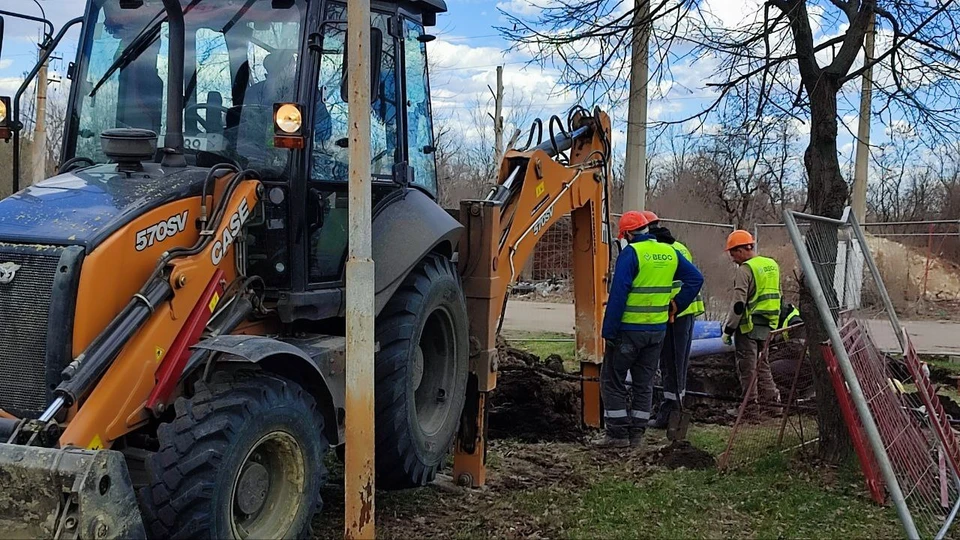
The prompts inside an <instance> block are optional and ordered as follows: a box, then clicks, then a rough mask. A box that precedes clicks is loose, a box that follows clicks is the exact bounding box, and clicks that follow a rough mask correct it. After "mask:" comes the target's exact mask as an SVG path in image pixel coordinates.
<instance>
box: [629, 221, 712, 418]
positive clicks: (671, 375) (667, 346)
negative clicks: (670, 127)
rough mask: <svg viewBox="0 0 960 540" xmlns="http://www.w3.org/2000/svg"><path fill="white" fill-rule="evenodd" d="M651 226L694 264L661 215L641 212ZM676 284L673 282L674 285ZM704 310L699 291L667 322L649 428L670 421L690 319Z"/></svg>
mask: <svg viewBox="0 0 960 540" xmlns="http://www.w3.org/2000/svg"><path fill="white" fill-rule="evenodd" d="M643 215H644V217H646V218H647V222H648V223H649V226H650V234H652V235H653V236H654V238H656V239H657V242H659V243H661V244H667V245H669V246H672V247H673V249H675V250H677V253H679V254H680V255H683V257H684V258H686V259H687V260H688V261H690V263H691V264H693V254H692V253H690V249H689V248H687V246H685V245H683V244H682V243H681V242H679V241H678V240H677V239H676V238H674V237H673V234H672V233H671V232H670V230H669V229H667V228H666V227H664V226H662V225H661V224H660V217H659V216H657V214H655V213H653V212H651V211H650V210H644V211H643ZM675 285H676V284H675ZM704 312H705V309H704V304H703V297H702V296H701V295H700V294H699V293H698V294H697V297H696V298H695V299H694V300H693V302H691V303H690V307H688V308H687V309H686V310H684V311H681V312H678V313H677V314H676V316H675V317H674V319H673V322H671V323H669V324H667V334H666V336H665V337H664V340H663V350H662V351H661V352H660V377H661V379H662V381H663V401H662V402H661V403H660V409H659V410H658V411H657V415H656V417H654V418H652V419H651V420H650V423H649V424H648V427H651V428H654V429H664V428H666V427H667V425H668V423H669V421H670V414H671V413H672V412H673V411H674V410H676V409H677V407H678V405H679V404H680V402H681V401H682V400H683V396H684V394H685V393H686V388H687V368H688V364H689V361H690V346H691V345H692V343H693V322H694V320H695V319H696V318H697V316H698V315H702V314H703V313H704Z"/></svg>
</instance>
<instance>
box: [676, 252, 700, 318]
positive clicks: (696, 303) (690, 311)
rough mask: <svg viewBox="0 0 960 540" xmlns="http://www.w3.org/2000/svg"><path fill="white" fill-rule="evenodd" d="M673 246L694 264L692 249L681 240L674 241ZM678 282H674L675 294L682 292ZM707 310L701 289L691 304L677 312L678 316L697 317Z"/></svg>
mask: <svg viewBox="0 0 960 540" xmlns="http://www.w3.org/2000/svg"><path fill="white" fill-rule="evenodd" d="M673 248H674V249H676V250H677V251H679V252H680V254H681V255H683V256H684V257H685V258H686V259H687V260H688V261H690V264H693V255H692V254H691V253H690V250H689V249H687V246H685V245H683V244H681V243H680V242H677V241H674V242H673ZM677 283H680V282H679V281H677V282H676V283H674V289H675V290H676V292H675V293H674V294H673V295H674V296H676V295H677V294H679V293H680V286H679V285H677ZM706 311H707V310H706V307H705V306H704V304H703V294H702V289H701V291H698V292H697V297H696V298H695V299H694V300H693V302H691V303H690V306H689V307H688V308H687V309H685V310H683V311H681V312H680V313H677V317H685V316H687V315H693V316H694V317H696V316H697V315H703V314H704V313H706Z"/></svg>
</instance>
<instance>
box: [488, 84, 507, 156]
mask: <svg viewBox="0 0 960 540" xmlns="http://www.w3.org/2000/svg"><path fill="white" fill-rule="evenodd" d="M487 88H489V89H490V92H492V93H493V116H492V117H491V118H493V146H494V150H493V162H494V163H495V164H496V167H500V160H501V159H503V153H504V148H503V66H497V89H496V91H494V89H493V88H490V87H489V86H488V87H487Z"/></svg>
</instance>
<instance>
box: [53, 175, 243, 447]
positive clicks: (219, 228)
mask: <svg viewBox="0 0 960 540" xmlns="http://www.w3.org/2000/svg"><path fill="white" fill-rule="evenodd" d="M261 190H262V186H261V184H260V182H259V181H257V180H240V181H239V183H238V184H237V185H236V187H235V189H233V190H231V191H230V192H229V193H225V194H223V195H222V196H223V197H227V198H228V200H226V201H225V204H224V206H223V208H224V210H223V212H222V214H221V216H220V219H219V222H218V223H214V224H212V225H213V227H212V228H211V234H208V235H206V236H208V238H206V239H201V243H200V244H198V246H197V247H196V248H194V249H193V250H190V251H188V252H186V253H184V254H183V255H182V256H180V257H177V258H175V259H173V260H171V261H170V262H169V264H167V265H166V268H164V269H163V271H162V272H161V273H160V275H159V276H158V278H157V279H158V280H160V281H162V282H163V283H162V285H161V286H165V288H166V289H165V290H166V291H167V292H168V294H165V295H164V296H163V298H162V299H161V300H160V301H159V302H157V303H156V304H155V305H147V306H146V307H147V308H148V311H149V313H150V316H149V318H148V319H146V321H145V322H144V324H143V325H142V326H140V327H139V329H138V330H137V331H136V333H135V334H133V335H132V336H131V338H130V339H129V341H127V342H126V344H125V345H124V346H123V348H122V349H121V350H120V352H119V354H118V355H117V356H116V359H115V360H114V361H113V362H112V363H110V365H109V367H108V369H106V370H105V372H104V373H103V375H102V377H101V378H99V380H98V381H96V383H95V385H94V386H93V387H92V390H90V392H89V394H88V395H86V397H85V400H84V401H83V406H82V407H81V408H79V410H78V411H77V412H76V416H75V417H74V418H73V419H72V421H71V422H70V423H69V424H68V425H67V428H66V430H65V431H64V432H63V435H62V436H61V437H60V446H61V447H66V446H76V447H80V448H94V449H96V448H107V447H109V446H110V443H111V442H112V441H114V440H116V439H117V438H118V437H120V436H122V435H124V434H126V433H128V432H130V431H131V430H132V429H135V428H136V427H138V426H140V425H142V424H143V423H145V422H147V421H148V420H149V418H150V413H151V408H152V411H153V412H154V413H160V412H162V411H163V408H164V405H165V404H166V403H167V401H168V399H169V398H170V396H171V393H172V388H171V385H173V384H176V382H177V377H178V376H179V373H175V371H176V369H177V367H178V366H179V369H180V370H182V369H183V365H184V363H185V362H184V361H185V360H186V358H185V357H184V356H183V355H184V354H189V350H188V347H190V346H192V345H193V344H195V343H196V341H197V339H198V338H199V330H202V329H203V326H204V325H205V324H206V322H207V321H208V320H209V318H210V315H211V314H212V312H213V311H214V309H215V308H216V307H217V303H218V301H219V300H220V298H221V296H222V294H223V289H224V287H225V285H226V283H229V282H231V281H232V280H233V279H234V278H235V277H236V275H237V271H236V268H235V265H234V257H233V256H232V251H231V250H232V249H236V247H235V246H234V244H236V243H237V242H242V237H239V235H240V234H242V233H241V232H240V230H241V229H242V227H243V226H244V224H245V222H246V221H247V220H248V219H249V217H250V216H251V214H252V213H253V210H254V208H255V207H256V205H257V202H258V201H259V198H260V191H261ZM215 217H216V216H215ZM228 254H230V256H228ZM150 300H151V299H149V298H147V301H148V302H149V301H150ZM204 312H205V313H204ZM198 315H203V316H202V317H199V316H198ZM198 326H199V328H198ZM81 369H82V368H81ZM68 382H69V381H68ZM158 383H159V384H160V385H162V387H158ZM78 394H80V392H78ZM82 395H84V394H80V395H77V396H75V399H76V398H80V397H81V396H82ZM158 397H159V398H163V399H162V400H158ZM148 398H149V399H148ZM148 404H149V405H151V406H152V407H151V408H148V407H147V405H148Z"/></svg>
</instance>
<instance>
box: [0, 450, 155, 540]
mask: <svg viewBox="0 0 960 540" xmlns="http://www.w3.org/2000/svg"><path fill="white" fill-rule="evenodd" d="M0 536H3V537H4V538H83V539H95V540H102V539H107V538H124V539H134V538H145V537H146V534H145V532H144V528H143V521H142V519H141V517H140V510H139V508H138V507H137V498H136V495H135V494H134V491H133V484H132V483H131V481H130V475H129V473H128V472H127V464H126V462H125V461H124V458H123V454H121V453H120V452H117V451H114V450H80V449H74V448H69V449H52V448H37V447H29V446H18V445H12V444H0Z"/></svg>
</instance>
